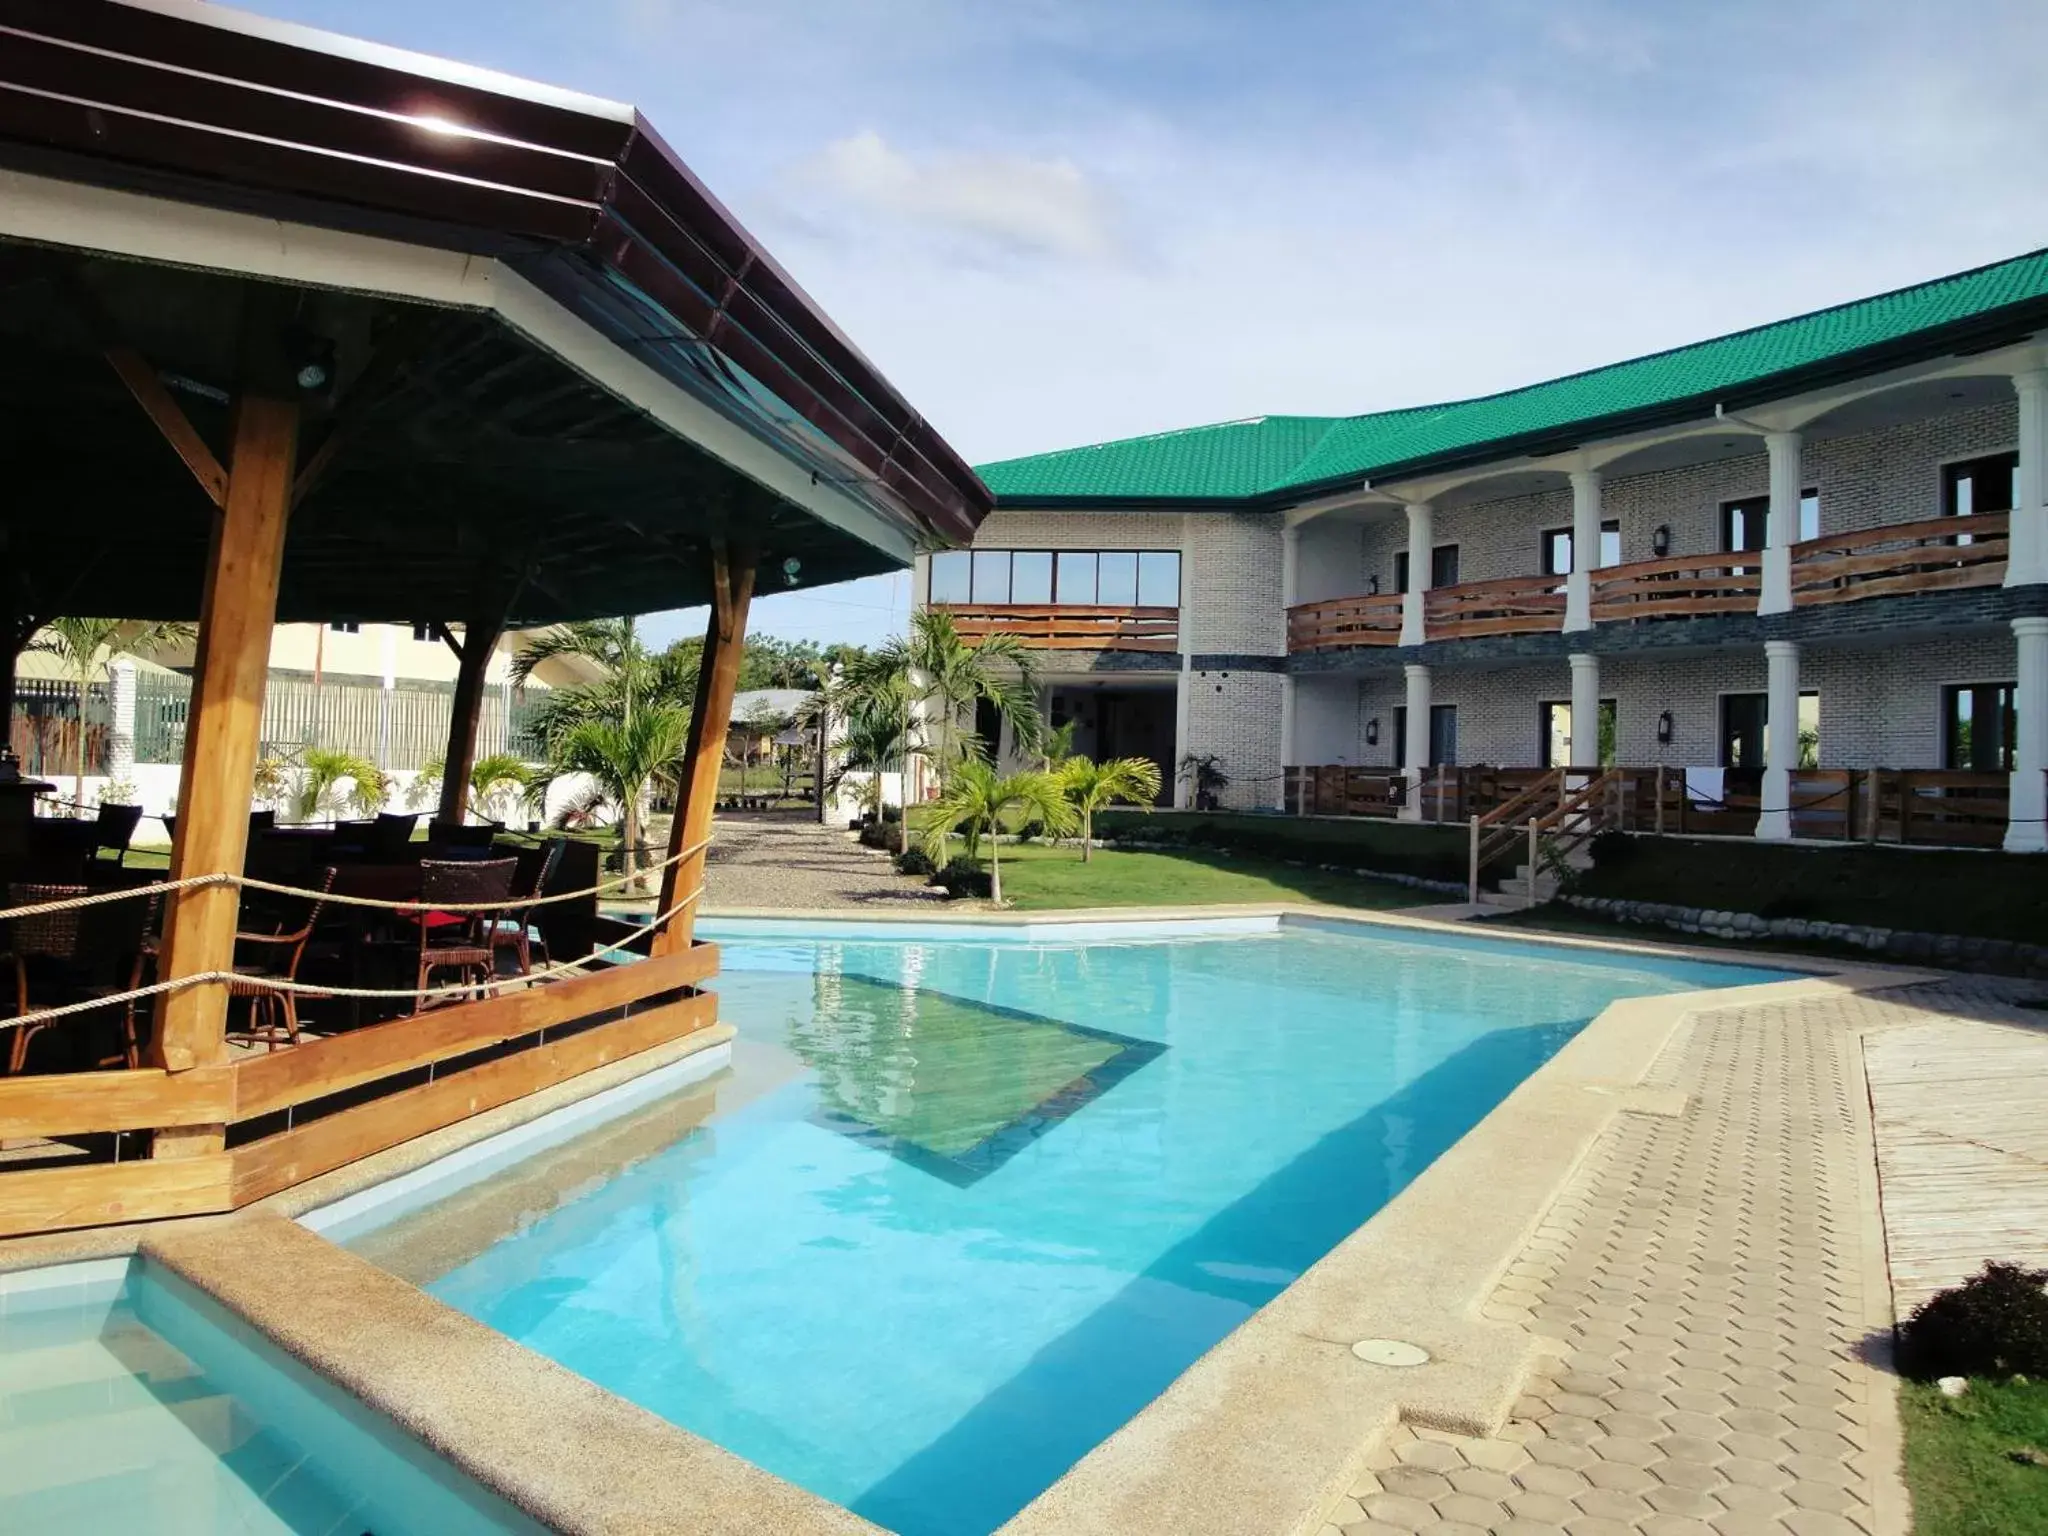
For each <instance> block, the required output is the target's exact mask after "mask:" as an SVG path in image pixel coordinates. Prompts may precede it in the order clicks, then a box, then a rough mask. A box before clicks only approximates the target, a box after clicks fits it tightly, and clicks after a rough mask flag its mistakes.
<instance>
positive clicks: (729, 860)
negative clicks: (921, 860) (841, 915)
mask: <svg viewBox="0 0 2048 1536" xmlns="http://www.w3.org/2000/svg"><path fill="white" fill-rule="evenodd" d="M705 885H706V891H705V909H706V910H707V911H712V912H721V911H732V910H734V909H736V908H741V907H753V908H760V907H810V908H817V907H845V908H848V909H855V908H873V907H875V906H877V905H884V906H929V905H931V904H932V903H934V902H943V901H944V900H945V898H944V896H943V895H941V894H940V893H939V892H938V891H936V890H934V889H932V888H931V887H929V886H927V885H926V884H925V883H924V881H923V880H922V879H921V878H919V877H916V876H909V875H899V874H897V873H896V871H895V868H894V866H893V865H891V863H890V861H889V858H888V856H887V855H886V854H882V853H878V852H876V851H875V850H874V849H872V848H863V847H861V845H860V844H859V843H858V842H856V841H855V840H854V837H853V834H852V833H850V832H848V831H847V830H846V829H845V828H844V827H843V826H840V827H831V826H820V825H818V823H817V822H816V821H814V820H810V819H808V818H805V817H802V816H801V815H777V814H772V813H766V812H761V813H753V814H748V813H742V812H721V813H719V815H718V817H717V819H716V820H715V821H714V822H713V824H712V843H711V858H710V867H709V869H708V870H707V872H706V874H705Z"/></svg>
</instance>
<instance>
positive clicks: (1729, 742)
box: [1721, 693, 1820, 769]
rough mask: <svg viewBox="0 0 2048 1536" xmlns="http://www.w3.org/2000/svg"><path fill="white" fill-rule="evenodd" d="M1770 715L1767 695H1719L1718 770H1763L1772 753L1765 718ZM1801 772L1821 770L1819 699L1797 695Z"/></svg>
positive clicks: (1806, 694)
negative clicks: (1719, 758)
mask: <svg viewBox="0 0 2048 1536" xmlns="http://www.w3.org/2000/svg"><path fill="white" fill-rule="evenodd" d="M1769 712H1770V702H1769V697H1768V695H1765V694H1761V693H1724V694H1722V695H1721V766H1722V767H1723V768H1751V769H1762V768H1763V767H1765V766H1766V765H1767V762H1768V755H1769V753H1770V750H1771V732H1770V726H1769V724H1768V723H1767V721H1766V719H1765V716H1766V715H1768V714H1769ZM1795 766H1797V767H1800V768H1818V767H1819V766H1820V695H1819V694H1818V693H1802V694H1800V695H1799V756H1798V761H1797V764H1796V765H1795Z"/></svg>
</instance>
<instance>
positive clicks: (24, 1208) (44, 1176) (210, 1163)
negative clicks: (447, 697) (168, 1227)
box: [0, 1152, 234, 1237]
mask: <svg viewBox="0 0 2048 1536" xmlns="http://www.w3.org/2000/svg"><path fill="white" fill-rule="evenodd" d="M233 1172H234V1160H233V1159H232V1158H230V1157H229V1156H228V1155H227V1154H226V1153H224V1152H217V1153H215V1154H214V1155H212V1156H211V1157H188V1158H182V1159H180V1160H178V1161H176V1162H135V1163H87V1164H84V1165H83V1166H80V1167H56V1168H30V1169H24V1170H20V1171H17V1172H14V1173H7V1174H0V1237H18V1236H20V1235H22V1234H24V1233H28V1232H62V1231H67V1230H69V1229H71V1228H73V1227H103V1226H106V1225H108V1224H109V1223H112V1222H117V1221H154V1220H158V1219H160V1218H162V1217H166V1216H203V1215H205V1214H207V1213H208V1212H213V1211H225V1210H228V1209H230V1208H231V1207H230V1205H229V1200H230V1199H231V1193H230V1184H229V1181H230V1178H231V1176H232V1174H233Z"/></svg>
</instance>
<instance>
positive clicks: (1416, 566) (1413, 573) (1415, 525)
mask: <svg viewBox="0 0 2048 1536" xmlns="http://www.w3.org/2000/svg"><path fill="white" fill-rule="evenodd" d="M1432 522H1433V519H1432V517H1431V515H1430V507H1429V503H1428V502H1426V501H1411V502H1409V503H1408V594H1407V596H1405V597H1403V598H1402V599H1401V643H1402V644H1403V645H1420V644H1422V642H1423V640H1424V639H1425V638H1426V631H1425V629H1424V627H1423V622H1422V603H1423V594H1424V593H1425V592H1427V591H1428V590H1429V551H1430V548H1431V546H1432V545H1433V544H1434V543H1435V536H1434V534H1433V533H1432V531H1431V525H1432Z"/></svg>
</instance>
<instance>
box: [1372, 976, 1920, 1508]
mask: <svg viewBox="0 0 2048 1536" xmlns="http://www.w3.org/2000/svg"><path fill="white" fill-rule="evenodd" d="M1941 996H1942V994H1941V991H1940V989H1939V988H1917V989H1912V990H1911V994H1910V995H1908V994H1907V993H1905V992H1901V993H1899V994H1895V995H1886V994H1877V995H1866V996H1863V997H1842V998H1827V999H1820V1000H1810V1001H1806V1002H1802V1003H1799V1004H1796V1005H1790V1006H1780V1007H1773V1008H1740V1009H1727V1010H1722V1011H1718V1012H1714V1013H1707V1014H1701V1015H1698V1016H1696V1017H1695V1019H1694V1020H1693V1022H1692V1024H1691V1025H1690V1026H1689V1028H1688V1029H1687V1030H1686V1031H1685V1032H1684V1033H1682V1034H1681V1035H1680V1037H1679V1038H1678V1039H1677V1040H1675V1041H1674V1042H1673V1045H1672V1047H1671V1048H1670V1049H1668V1050H1667V1051H1666V1053H1665V1055H1664V1058H1663V1059H1662V1060H1661V1061H1660V1062H1659V1063H1658V1066H1657V1068H1656V1070H1655V1071H1654V1072H1653V1074H1652V1080H1653V1081H1656V1082H1660V1083H1666V1084H1670V1085H1673V1086H1678V1087H1683V1088H1684V1089H1685V1090H1686V1091H1687V1093H1688V1094H1689V1095H1690V1098H1689V1101H1688V1108H1687V1112H1686V1113H1685V1114H1684V1115H1683V1116H1680V1117H1678V1118H1675V1119H1673V1118H1664V1117H1653V1116H1638V1115H1624V1116H1621V1117H1618V1118H1617V1119H1616V1121H1615V1122H1614V1123H1613V1124H1612V1126H1610V1128H1609V1129H1608V1131H1607V1132H1606V1133H1605V1135H1604V1136H1603V1137H1602V1139H1601V1141H1600V1143H1599V1144H1598V1145H1597V1146H1596V1147H1595V1148H1594V1150H1593V1152H1592V1153H1591V1155H1589V1156H1588V1157H1587V1159H1586V1160H1585V1162H1584V1163H1583V1164H1582V1165H1581V1167H1580V1170H1579V1172H1578V1173H1577V1174H1576V1175H1575V1177H1574V1179H1573V1181H1572V1182H1571V1184H1570V1185H1569V1186H1568V1187H1567V1188H1566V1189H1565V1190H1563V1191H1562V1192H1561V1193H1560V1194H1559V1196H1558V1198H1557V1200H1556V1201H1555V1203H1554V1204H1553V1206H1552V1208H1551V1209H1550V1211H1549V1212H1548V1213H1546V1215H1545V1217H1544V1219H1543V1221H1542V1222H1541V1224H1540V1225H1539V1226H1538V1228H1537V1230H1536V1235H1535V1236H1534V1237H1533V1238H1532V1239H1531V1240H1530V1241H1529V1243H1528V1244H1527V1246H1526V1248H1525V1250H1524V1252H1523V1253H1522V1255H1521V1256H1520V1257H1519V1258H1518V1259H1517V1260H1516V1261H1515V1262H1514V1263H1512V1264H1510V1265H1509V1266H1508V1268H1507V1271H1506V1274H1505V1278H1504V1279H1503V1281H1502V1282H1501V1285H1500V1287H1499V1290H1498V1291H1497V1292H1496V1294H1495V1295H1494V1296H1493V1297H1492V1298H1491V1299H1490V1305H1489V1307H1488V1309H1487V1310H1488V1315H1490V1316H1494V1317H1498V1318H1502V1319H1511V1320H1513V1321H1514V1322H1516V1323H1518V1324H1519V1325H1520V1326H1523V1327H1526V1328H1529V1329H1530V1330H1531V1331H1532V1332H1536V1333H1539V1334H1542V1335H1544V1336H1545V1337H1547V1338H1550V1339H1552V1340H1555V1341H1556V1342H1557V1343H1558V1344H1559V1345H1560V1346H1561V1349H1562V1353H1561V1355H1560V1357H1559V1358H1558V1359H1557V1360H1556V1361H1555V1362H1553V1363H1552V1364H1551V1365H1550V1366H1549V1367H1548V1369H1547V1370H1546V1371H1545V1372H1543V1373H1542V1374H1539V1375H1538V1376H1536V1377H1535V1378H1534V1379H1532V1380H1531V1381H1530V1382H1529V1383H1528V1384H1527V1385H1526V1386H1525V1387H1524V1389H1523V1392H1522V1395H1521V1397H1520V1398H1519V1399H1518V1400H1517V1402H1516V1404H1515V1407H1514V1409H1513V1412H1512V1418H1511V1420H1510V1422H1509V1424H1508V1425H1507V1427H1506V1428H1505V1429H1504V1430H1503V1432H1502V1433H1501V1434H1500V1435H1499V1436H1497V1437H1495V1438H1492V1439H1486V1440H1461V1439H1459V1438H1457V1437H1455V1436H1446V1435H1443V1434H1441V1433H1434V1432H1432V1433H1428V1434H1418V1433H1417V1432H1416V1431H1413V1430H1410V1429H1406V1428H1397V1429H1396V1430H1394V1431H1393V1432H1392V1433H1391V1435H1390V1436H1389V1438H1388V1441H1387V1443H1386V1444H1385V1445H1383V1446H1380V1447H1378V1448H1376V1452H1375V1460H1374V1461H1373V1462H1372V1464H1373V1465H1374V1466H1375V1467H1376V1468H1377V1469H1378V1471H1377V1475H1378V1477H1379V1478H1380V1479H1381V1480H1382V1482H1383V1483H1384V1492H1380V1491H1379V1490H1378V1489H1372V1490H1364V1492H1365V1494H1366V1495H1367V1496H1365V1497H1364V1498H1363V1503H1364V1506H1365V1509H1366V1512H1367V1515H1368V1517H1369V1519H1368V1522H1367V1523H1366V1524H1363V1525H1354V1526H1348V1527H1346V1528H1345V1536H1382V1533H1384V1532H1389V1531H1396V1530H1398V1531H1402V1532H1415V1533H1421V1532H1439V1533H1441V1536H1465V1533H1466V1532H1468V1531H1483V1532H1486V1533H1487V1536H1752V1533H1756V1536H1763V1533H1768V1536H1851V1533H1853V1536H1868V1532H1869V1531H1871V1530H1873V1529H1877V1528H1879V1524H1878V1521H1877V1519H1876V1516H1875V1514H1874V1504H1873V1500H1874V1499H1875V1497H1876V1496H1877V1488H1878V1479H1880V1478H1882V1479H1885V1480H1887V1482H1889V1481H1890V1480H1892V1479H1893V1478H1894V1477H1895V1471H1894V1468H1893V1467H1892V1466H1890V1465H1889V1464H1888V1463H1889V1455H1888V1454H1887V1456H1884V1457H1879V1456H1875V1455H1873V1454H1871V1453H1870V1451H1869V1449H1868V1448H1869V1447H1870V1446H1871V1445H1872V1443H1873V1442H1872V1437H1871V1431H1870V1424H1871V1410H1870V1408H1869V1404H1870V1402H1871V1400H1872V1395H1873V1392H1874V1390H1876V1383H1877V1378H1876V1376H1875V1373H1874V1371H1873V1368H1872V1367H1871V1366H1869V1365H1867V1364H1866V1363H1865V1362H1864V1360H1863V1358H1862V1356H1861V1354H1860V1353H1859V1345H1860V1344H1861V1342H1862V1340H1863V1338H1864V1336H1865V1334H1866V1333H1867V1332H1868V1331H1869V1330H1868V1323H1867V1321H1866V1319H1867V1317H1868V1315H1869V1312H1870V1310H1871V1309H1870V1300H1871V1299H1870V1298H1868V1297H1866V1294H1865V1291H1866V1275H1865V1270H1864V1265H1865V1256H1866V1254H1867V1253H1868V1252H1869V1251H1870V1247H1869V1245H1870V1244H1872V1242H1873V1240H1874V1238H1875V1236H1876V1224H1877V1222H1878V1220H1879V1217H1878V1214H1877V1213H1876V1212H1875V1211H1874V1210H1870V1209H1867V1208H1866V1203H1867V1194H1866V1192H1867V1189H1868V1187H1869V1185H1868V1169H1869V1167H1870V1166H1871V1161H1872V1156H1873V1154H1872V1151H1871V1146H1870V1140H1869V1128H1868V1125H1867V1116H1866V1114H1865V1112H1864V1110H1863V1107H1862V1105H1861V1104H1859V1102H1858V1097H1857V1096H1858V1094H1859V1093H1860V1091H1861V1079H1860V1076H1859V1074H1858V1070H1857V1060H1858V1056H1857V1053H1858V1052H1859V1051H1860V1048H1861V1047H1860V1042H1859V1035H1860V1034H1861V1033H1863V1032H1866V1031H1870V1030H1877V1029H1884V1028H1887V1027H1892V1026H1894V1025H1898V1024H1903V1023H1907V1022H1914V1023H1920V1024H1924V1023H1925V1022H1926V1020H1927V1018H1928V1016H1929V1010H1930V1009H1932V1008H1936V1007H1938V1006H1939V1002H1940V999H1941ZM1883 1299H1884V1298H1879V1301H1880V1304H1881V1303H1882V1301H1883ZM1374 1494H1376V1495H1377V1496H1376V1497H1375V1496H1372V1495H1374ZM1432 1522H1434V1523H1432Z"/></svg>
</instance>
